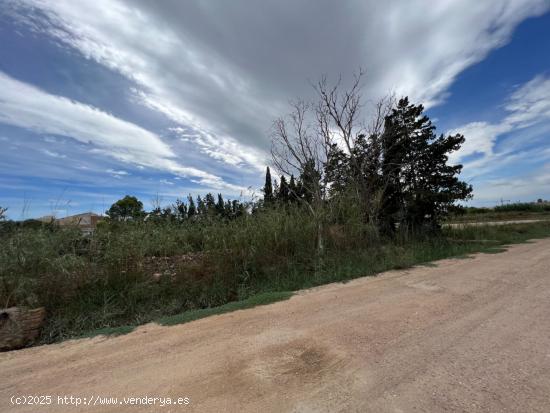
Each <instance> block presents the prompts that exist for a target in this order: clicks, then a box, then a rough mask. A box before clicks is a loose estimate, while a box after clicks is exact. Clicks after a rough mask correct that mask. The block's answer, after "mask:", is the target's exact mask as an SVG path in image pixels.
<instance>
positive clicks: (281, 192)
mask: <svg viewBox="0 0 550 413" xmlns="http://www.w3.org/2000/svg"><path fill="white" fill-rule="evenodd" d="M276 198H277V202H279V203H281V204H283V205H286V204H288V203H289V201H290V193H289V188H288V183H287V181H286V178H285V176H284V175H281V183H280V184H279V188H278V191H277V197H276Z"/></svg>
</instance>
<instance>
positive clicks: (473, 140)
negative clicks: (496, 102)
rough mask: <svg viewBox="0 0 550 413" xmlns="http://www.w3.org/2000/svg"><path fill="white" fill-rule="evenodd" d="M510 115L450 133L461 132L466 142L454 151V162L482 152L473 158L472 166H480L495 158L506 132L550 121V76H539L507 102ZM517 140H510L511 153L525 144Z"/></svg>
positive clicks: (506, 107) (478, 122) (470, 124)
mask: <svg viewBox="0 0 550 413" xmlns="http://www.w3.org/2000/svg"><path fill="white" fill-rule="evenodd" d="M504 109H505V111H506V112H507V115H506V116H505V117H504V118H503V119H502V120H501V121H500V122H498V123H488V122H484V121H476V122H470V123H468V124H466V125H464V126H461V127H459V128H455V129H454V130H452V131H450V132H449V133H451V134H454V133H461V134H463V135H464V136H465V138H466V142H465V143H464V145H463V146H462V148H461V149H460V150H459V151H457V152H455V153H453V154H452V156H451V161H453V162H460V161H461V160H462V159H464V158H465V157H467V156H469V155H472V154H475V153H479V154H483V158H481V159H478V160H477V161H473V162H472V163H471V164H470V165H469V166H470V167H472V166H480V164H486V163H488V162H492V161H494V160H495V159H494V155H495V154H494V147H495V143H496V141H497V138H498V137H499V136H501V135H503V134H506V133H510V132H514V131H518V130H521V129H525V128H528V127H531V126H534V125H536V124H538V123H542V122H547V121H549V120H550V76H545V75H538V76H535V77H534V78H533V79H532V80H530V81H529V82H527V83H525V84H524V85H521V86H520V87H518V88H517V89H516V90H515V91H514V92H513V93H512V94H511V95H510V97H509V98H508V100H507V101H506V103H505V104H504ZM521 143H522V142H521V141H518V140H517V139H516V140H515V141H512V142H510V143H509V146H511V147H510V148H509V150H508V151H506V152H508V153H507V155H510V156H512V155H513V152H514V150H517V147H518V146H520V145H521Z"/></svg>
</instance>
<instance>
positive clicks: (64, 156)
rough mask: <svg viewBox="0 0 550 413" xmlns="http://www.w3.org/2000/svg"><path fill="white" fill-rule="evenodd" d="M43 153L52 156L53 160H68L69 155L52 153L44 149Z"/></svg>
mask: <svg viewBox="0 0 550 413" xmlns="http://www.w3.org/2000/svg"><path fill="white" fill-rule="evenodd" d="M42 152H43V153H45V154H46V155H48V156H51V157H52V158H61V159H63V158H66V157H67V155H63V154H61V153H58V152H54V151H50V150H48V149H42Z"/></svg>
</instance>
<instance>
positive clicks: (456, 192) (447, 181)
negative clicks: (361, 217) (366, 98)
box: [381, 98, 472, 232]
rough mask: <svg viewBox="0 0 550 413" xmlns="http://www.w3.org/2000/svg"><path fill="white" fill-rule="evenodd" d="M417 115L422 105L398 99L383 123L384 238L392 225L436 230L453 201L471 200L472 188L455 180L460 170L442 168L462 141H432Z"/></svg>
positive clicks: (426, 125)
mask: <svg viewBox="0 0 550 413" xmlns="http://www.w3.org/2000/svg"><path fill="white" fill-rule="evenodd" d="M423 112H424V107H423V106H422V105H413V104H409V100H408V98H402V99H400V100H399V103H398V104H397V107H396V108H395V109H393V111H392V113H391V114H390V115H389V116H387V117H386V120H385V124H384V132H383V134H382V137H381V143H382V148H381V149H382V152H383V160H382V167H381V170H382V176H381V184H382V185H383V197H382V204H383V207H382V214H383V219H382V221H381V223H382V226H383V229H385V230H386V231H389V232H392V231H393V230H394V229H395V224H396V223H399V224H400V225H404V226H406V227H407V228H409V229H412V230H418V229H426V228H429V229H436V228H438V222H439V221H440V219H441V218H442V217H443V216H445V215H446V214H447V213H448V211H449V209H450V208H451V207H452V205H454V204H455V202H456V201H460V200H465V199H469V198H470V197H471V193H472V187H471V186H470V185H468V184H466V183H465V182H462V181H460V180H459V179H458V175H459V174H460V172H461V170H462V165H447V161H448V155H449V153H451V152H453V151H456V150H458V149H459V148H460V146H461V145H462V144H463V143H464V136H462V135H460V134H457V135H450V136H444V135H439V136H437V135H436V134H435V126H434V125H433V124H432V122H431V121H430V119H429V118H428V117H427V116H426V115H424V114H423Z"/></svg>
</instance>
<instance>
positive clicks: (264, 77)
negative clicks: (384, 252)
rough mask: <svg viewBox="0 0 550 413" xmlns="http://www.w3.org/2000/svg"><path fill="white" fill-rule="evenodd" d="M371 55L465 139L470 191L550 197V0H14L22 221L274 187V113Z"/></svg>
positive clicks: (7, 173) (11, 98)
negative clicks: (131, 198) (267, 183)
mask: <svg viewBox="0 0 550 413" xmlns="http://www.w3.org/2000/svg"><path fill="white" fill-rule="evenodd" d="M359 68H362V69H363V70H364V71H365V76H364V78H363V91H362V95H363V98H364V104H365V106H364V108H365V109H364V111H365V116H368V111H369V109H368V108H369V105H371V106H372V105H373V104H374V102H376V101H377V100H378V99H380V97H382V96H385V95H387V94H388V93H394V94H395V95H396V96H409V99H410V100H411V101H412V102H415V103H422V104H423V105H424V106H425V107H426V109H427V114H428V115H429V116H430V117H431V118H432V120H434V123H435V125H436V126H437V128H438V129H437V131H438V132H439V133H462V134H464V136H465V138H466V142H465V144H464V146H463V147H462V148H461V150H460V151H458V152H456V153H454V154H452V155H451V157H450V162H452V163H461V164H463V165H464V169H463V173H462V175H461V176H462V179H464V180H466V181H467V182H469V183H470V184H472V185H473V188H474V199H473V200H472V201H471V202H470V204H471V205H477V206H492V205H495V204H498V203H501V202H515V201H533V200H536V199H538V198H544V199H550V0H509V1H506V0H484V1H479V0H441V1H437V2H436V1H432V0H415V1H394V0H387V1H383V2H381V1H378V0H369V1H365V0H361V1H359V0H358V1H353V0H346V1H332V0H263V1H255V0H233V1H224V0H208V1H180V0H165V1H162V2H152V1H149V0H94V1H72V0H50V1H46V0H0V148H1V149H0V206H2V207H8V208H9V210H8V216H9V217H10V218H12V219H24V218H32V217H39V216H42V215H52V214H53V215H56V216H66V215H70V214H74V213H79V212H84V211H94V212H98V213H101V212H103V211H105V210H106V209H107V208H108V207H109V206H110V205H111V204H112V203H113V202H114V201H116V200H117V199H119V198H121V197H123V196H124V195H126V194H132V195H136V196H138V198H140V199H141V200H142V201H143V202H144V204H145V207H146V208H151V207H152V206H153V205H156V204H157V203H160V204H162V205H167V204H169V203H172V202H174V201H175V199H176V198H178V197H179V198H183V197H185V196H186V195H187V194H189V193H191V194H195V195H197V194H204V193H207V192H213V193H222V194H223V195H224V196H226V197H229V198H232V199H235V198H239V197H244V198H248V197H250V196H258V195H260V188H261V185H262V183H263V176H264V171H265V167H266V165H268V164H269V163H270V155H269V149H270V134H271V130H272V129H271V128H272V124H273V120H274V119H275V118H277V117H279V116H281V115H283V114H285V113H287V112H288V111H289V101H290V100H292V99H296V98H303V99H312V98H313V97H314V93H315V92H314V90H313V89H312V87H311V84H312V82H315V81H317V80H318V79H319V78H320V77H321V76H326V77H327V78H328V79H329V81H336V79H338V77H339V76H342V78H343V79H344V82H345V81H346V79H351V77H352V75H353V73H354V72H356V71H357V70H358V69H359Z"/></svg>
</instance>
